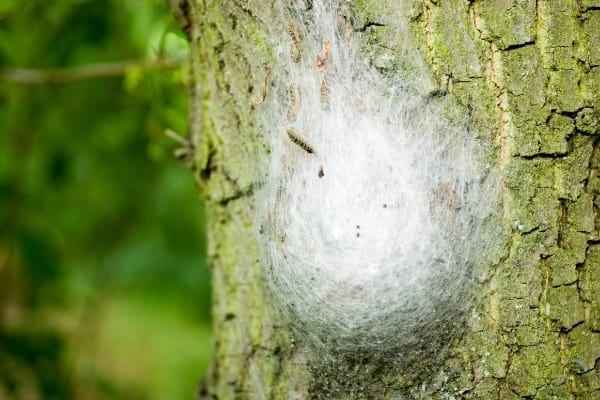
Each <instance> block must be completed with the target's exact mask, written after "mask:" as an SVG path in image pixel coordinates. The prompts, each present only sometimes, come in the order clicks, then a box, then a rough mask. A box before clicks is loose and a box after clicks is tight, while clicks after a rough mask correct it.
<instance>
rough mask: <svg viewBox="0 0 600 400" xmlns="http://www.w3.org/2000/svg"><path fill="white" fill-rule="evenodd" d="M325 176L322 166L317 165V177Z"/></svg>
mask: <svg viewBox="0 0 600 400" xmlns="http://www.w3.org/2000/svg"><path fill="white" fill-rule="evenodd" d="M324 176H325V172H324V171H323V166H322V165H321V166H320V167H319V178H322V177H324Z"/></svg>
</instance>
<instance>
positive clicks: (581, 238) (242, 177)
mask: <svg viewBox="0 0 600 400" xmlns="http://www.w3.org/2000/svg"><path fill="white" fill-rule="evenodd" d="M296 3H301V2H296ZM309 3H310V1H307V3H306V7H307V8H308V7H310V4H309ZM272 9H273V5H272V4H271V3H268V2H263V1H256V0H246V1H242V0H223V1H218V2H216V1H208V0H190V3H189V10H186V12H189V18H190V21H191V23H190V36H191V42H192V55H191V58H192V62H191V64H192V81H193V82H192V102H191V104H192V107H191V112H192V115H191V122H190V134H191V138H192V142H193V144H194V146H195V153H194V167H195V169H194V170H195V173H196V177H197V180H198V182H199V186H200V188H201V192H202V194H203V196H204V198H205V200H206V208H207V216H208V233H209V243H210V244H209V257H210V265H211V266H212V277H213V285H214V289H213V291H214V293H213V302H214V305H213V320H214V332H215V344H214V354H215V355H214V363H213V367H212V370H211V373H210V376H208V378H207V380H206V382H205V385H204V386H203V388H202V396H205V398H214V399H217V398H218V399H233V398H237V399H288V398H289V399H293V398H297V399H305V398H373V399H387V398H390V399H392V398H399V397H400V398H416V399H420V398H424V399H425V398H427V399H429V398H431V399H450V398H457V399H458V398H465V399H551V398H556V399H576V398H577V399H593V398H600V361H599V360H600V211H599V209H600V173H599V171H600V147H599V146H598V137H599V136H598V135H599V133H600V120H599V111H600V110H599V109H598V107H599V104H598V100H599V98H600V50H599V49H600V46H599V43H600V1H597V0H552V1H550V0H537V1H534V0H523V1H517V0H485V1H482V0H481V1H477V0H476V1H467V0H437V1H434V0H406V1H400V0H396V1H394V0H388V1H383V2H381V1H375V0H361V1H356V4H354V5H353V6H352V10H353V14H354V15H353V19H352V24H353V26H354V28H355V30H357V31H361V33H360V34H361V35H362V37H361V45H362V54H363V55H364V56H365V57H366V58H368V59H370V60H371V62H372V63H374V64H377V60H378V57H379V56H381V54H383V52H384V51H387V50H389V49H392V51H394V52H396V53H395V54H400V56H401V55H402V50H403V49H401V48H399V47H400V43H398V41H397V36H396V35H395V34H393V32H394V21H393V20H391V19H390V15H395V14H397V12H398V10H400V11H401V12H402V13H403V15H405V16H407V19H408V20H409V21H410V22H409V24H408V28H409V29H408V31H406V32H405V33H406V35H407V38H406V39H405V40H406V41H407V42H410V43H412V44H413V45H414V46H415V48H417V49H418V50H419V51H420V53H421V57H422V59H423V60H425V63H426V64H427V66H428V70H427V71H422V70H419V71H418V73H419V74H420V73H427V74H431V76H432V77H433V81H434V82H438V86H437V87H432V88H431V91H430V94H431V95H433V96H438V97H443V98H445V100H444V101H446V100H447V101H449V103H448V104H452V105H453V106H452V111H451V113H456V114H460V115H463V116H466V118H467V121H468V125H469V126H468V128H469V129H471V130H472V131H475V132H478V133H479V135H480V136H481V137H482V138H484V140H486V141H488V142H489V143H490V144H491V145H492V148H493V152H494V154H491V155H490V160H492V161H493V162H495V163H497V166H498V169H499V170H500V171H501V186H502V202H503V211H502V212H503V215H502V219H503V221H504V223H505V224H506V228H507V230H508V231H509V235H508V236H509V239H508V240H507V243H506V246H505V248H504V249H503V250H502V254H500V255H495V257H496V258H498V259H499V262H498V263H497V266H496V267H494V268H493V270H491V271H489V277H488V279H487V280H486V282H485V285H484V287H483V288H482V290H483V291H484V293H483V296H482V297H481V301H480V302H479V304H478V306H477V307H476V308H475V309H474V310H473V312H472V313H471V315H469V317H468V320H467V323H466V328H465V331H464V333H463V334H462V336H461V337H460V338H458V339H457V340H456V342H455V343H453V344H452V347H451V350H450V351H449V352H448V354H447V356H445V361H444V362H442V363H439V365H436V366H435V367H434V368H429V369H428V370H427V371H423V372H422V373H419V374H417V375H415V374H414V373H411V371H406V370H398V369H396V368H394V366H392V365H387V366H386V365H378V364H377V363H375V364H372V365H371V364H370V363H371V362H370V361H369V360H362V361H357V360H354V361H348V362H347V363H344V364H343V368H342V369H343V370H342V371H331V370H329V371H327V370H323V368H322V367H320V366H319V362H318V358H319V354H311V353H310V352H307V351H299V349H298V346H297V345H296V344H295V343H294V338H293V334H292V333H291V332H290V331H289V330H288V328H287V327H286V324H285V323H284V322H283V321H282V319H281V316H280V315H279V314H278V312H277V309H276V307H273V305H272V304H271V300H270V297H269V294H268V290H267V288H266V285H265V283H264V279H263V276H262V272H261V271H262V269H261V265H260V261H259V259H260V257H259V254H258V244H257V241H256V238H255V236H256V235H255V230H254V228H253V224H254V221H255V219H254V217H253V212H254V210H253V207H254V204H255V199H253V194H254V193H255V191H256V188H257V186H258V185H259V184H260V182H259V180H258V178H257V176H256V175H255V174H254V173H253V171H256V170H257V166H259V165H260V164H261V163H262V164H264V162H265V159H267V158H268V146H267V145H266V144H265V138H264V137H263V135H261V132H260V131H259V130H258V128H257V124H256V117H255V114H256V110H257V108H259V107H260V104H259V103H260V102H261V99H262V97H263V96H264V95H265V94H266V95H267V96H268V95H269V93H268V81H269V76H268V74H269V72H268V67H267V66H268V65H270V64H271V63H272V62H273V60H274V54H273V51H272V46H271V44H270V42H269V40H268V35H269V33H268V32H269V27H270V26H273V25H279V26H286V25H287V24H288V21H285V20H277V19H274V18H280V17H278V16H277V15H276V14H275V13H273V11H272ZM280 19H281V18H280ZM396 33H397V32H396ZM263 85H266V86H264V87H263ZM263 90H266V92H263ZM340 368H341V367H340ZM413 372H414V371H413ZM418 372H421V371H418Z"/></svg>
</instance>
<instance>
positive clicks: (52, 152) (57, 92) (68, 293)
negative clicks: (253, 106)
mask: <svg viewBox="0 0 600 400" xmlns="http://www.w3.org/2000/svg"><path fill="white" fill-rule="evenodd" d="M186 53H187V42H186V40H185V37H184V35H183V34H182V33H181V31H180V28H179V26H178V24H177V21H175V18H174V17H173V16H172V15H171V13H170V10H169V7H168V5H167V4H166V1H161V0H105V1H99V0H97V1H93V0H61V1H46V0H29V1H16V0H0V67H5V68H6V67H10V68H16V67H20V68H22V67H27V68H36V69H47V68H68V67H74V66H81V65H87V64H91V63H99V62H103V63H104V62H121V61H127V60H147V61H152V60H156V59H159V58H169V59H171V58H184V57H185V55H186ZM186 68H187V67H186V65H185V64H184V65H182V67H181V68H178V69H174V70H154V71H151V72H150V71H143V70H139V69H138V70H136V69H132V70H129V71H127V73H125V74H124V75H123V76H118V77H114V78H98V79H90V80H85V81H75V82H70V83H62V84H43V85H23V84H17V83H14V82H9V81H7V80H0V399H37V398H39V399H69V398H73V399H192V398H194V396H195V392H196V388H197V385H198V381H199V380H200V379H201V377H202V375H203V374H204V373H205V372H206V369H207V365H208V362H209V359H210V340H211V338H210V335H211V327H210V311H209V310H210V283H209V275H208V269H207V267H206V255H205V247H206V245H205V234H204V216H203V210H202V205H201V202H200V199H199V198H198V195H197V191H196V188H195V185H194V181H193V177H192V173H191V172H190V171H188V170H186V169H185V168H184V167H183V166H182V165H181V164H179V163H178V162H177V161H176V160H175V158H174V157H173V155H172V152H173V150H174V149H175V148H176V147H177V145H176V144H175V143H173V142H172V141H170V140H169V139H167V138H166V137H165V136H164V135H163V131H164V129H165V128H172V129H174V130H175V131H177V132H180V133H183V132H185V130H186V125H187V115H186V114H187V102H188V98H187V94H186V77H187V73H186Z"/></svg>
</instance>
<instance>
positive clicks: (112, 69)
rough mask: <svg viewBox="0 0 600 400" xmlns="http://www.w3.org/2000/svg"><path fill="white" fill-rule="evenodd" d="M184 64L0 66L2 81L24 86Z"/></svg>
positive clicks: (170, 61)
mask: <svg viewBox="0 0 600 400" xmlns="http://www.w3.org/2000/svg"><path fill="white" fill-rule="evenodd" d="M184 62H185V60H184V59H158V60H154V61H139V60H132V61H123V62H115V63H99V64H87V65H82V66H78V67H71V68H60V69H37V68H7V67H1V66H0V80H4V81H9V82H14V83H19V84H23V85H44V84H57V83H66V82H74V81H81V80H87V79H98V78H108V77H114V76H122V75H125V74H126V73H127V72H129V71H131V70H133V69H139V70H143V71H151V70H171V69H177V68H179V67H181V66H182V65H183V63H184Z"/></svg>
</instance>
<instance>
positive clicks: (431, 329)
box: [258, 1, 497, 359]
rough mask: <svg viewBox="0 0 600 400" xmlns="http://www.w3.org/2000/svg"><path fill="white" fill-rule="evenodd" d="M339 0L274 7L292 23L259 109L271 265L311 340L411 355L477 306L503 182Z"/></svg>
mask: <svg viewBox="0 0 600 400" xmlns="http://www.w3.org/2000/svg"><path fill="white" fill-rule="evenodd" d="M341 4H342V3H339V4H338V3H337V2H323V1H314V2H312V4H311V6H310V7H306V9H300V7H288V8H286V7H284V6H283V5H282V4H278V7H279V9H277V10H276V11H275V12H279V13H281V14H282V15H285V16H286V17H285V18H288V19H289V20H290V24H289V26H287V27H284V28H285V30H284V29H279V30H277V29H274V30H273V32H272V38H271V39H272V41H273V43H272V44H273V49H274V50H273V51H274V52H275V55H276V61H275V62H274V63H273V64H272V66H271V75H270V78H269V79H270V85H269V88H268V89H269V93H268V96H267V98H266V101H265V102H264V104H262V105H261V106H260V108H259V114H260V124H261V126H262V129H263V130H264V132H265V133H266V137H267V140H268V143H269V145H270V160H269V163H268V167H267V170H268V171H267V174H266V177H265V178H264V182H263V186H262V190H261V192H260V194H259V195H258V210H259V212H258V215H259V217H258V218H259V221H258V222H259V225H260V226H261V233H260V235H259V237H260V242H261V245H262V248H263V256H264V259H263V265H264V267H265V277H266V280H267V282H268V284H269V287H270V289H271V292H272V294H273V297H274V299H275V302H276V304H277V305H278V306H280V308H281V310H282V311H283V312H284V313H285V315H286V316H287V318H288V320H289V322H290V324H291V325H292V326H293V327H294V331H295V334H296V335H297V336H298V337H299V338H300V339H301V340H303V341H305V342H306V343H307V344H309V345H311V346H314V347H316V348H317V349H319V350H325V351H326V353H333V352H340V351H342V352H344V351H348V352H357V351H363V352H379V353H382V352H387V353H389V354H392V355H393V356H394V357H398V358H403V357H404V358H407V359H408V358H410V357H411V355H413V356H414V355H415V354H422V353H424V352H426V351H425V350H423V347H426V346H427V345H426V344H427V343H433V342H436V341H437V342H441V341H447V340H448V339H449V338H451V335H452V334H453V332H455V331H456V329H455V328H457V327H458V326H459V325H460V324H461V322H462V320H463V316H464V314H465V312H466V310H468V309H469V308H470V307H472V306H473V302H474V299H475V297H474V296H473V288H472V282H473V280H474V279H473V276H472V272H471V271H472V268H473V264H474V263H475V262H477V259H478V257H480V255H481V254H482V253H483V252H485V249H486V246H487V245H488V242H489V241H490V239H489V238H488V237H486V235H485V233H484V232H482V229H481V226H482V225H483V221H484V219H485V218H487V217H488V216H489V215H490V214H491V213H493V212H494V207H495V206H496V203H497V202H496V198H497V195H496V190H495V189H494V187H495V186H496V184H495V183H494V180H493V179H491V178H490V177H489V171H486V168H484V166H483V165H482V164H481V162H480V161H479V158H480V155H481V153H482V149H481V148H480V146H479V145H478V143H476V141H475V140H474V139H473V134H472V133H468V132H467V131H466V130H465V129H462V128H460V127H457V126H454V125H451V124H449V123H448V122H446V121H445V120H444V118H442V117H441V116H440V111H439V110H436V109H435V107H433V106H432V105H431V104H429V103H428V102H427V101H426V99H424V98H423V97H422V96H419V95H416V94H414V91H412V90H409V89H406V87H408V85H406V84H405V83H403V82H401V81H400V80H399V79H398V78H393V77H389V76H384V75H383V74H381V73H380V72H378V71H376V70H375V69H374V68H373V67H372V66H371V63H370V62H369V61H368V60H366V59H365V58H364V57H363V56H361V49H360V46H359V39H360V35H361V32H357V29H355V28H354V27H353V26H352V21H351V18H350V17H349V16H348V15H349V14H348V13H349V11H347V10H346V9H344V8H343V7H342V5H341ZM433 347H434V346H432V348H433Z"/></svg>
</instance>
